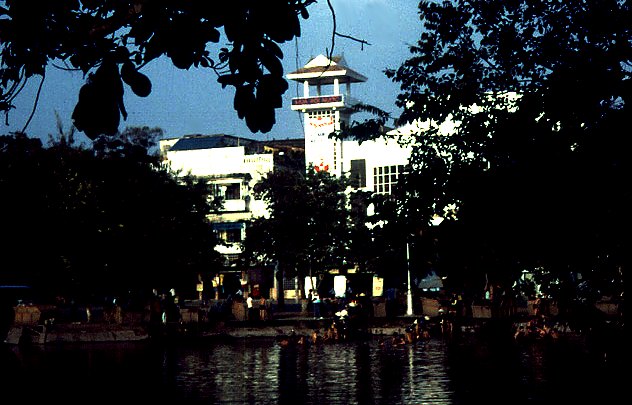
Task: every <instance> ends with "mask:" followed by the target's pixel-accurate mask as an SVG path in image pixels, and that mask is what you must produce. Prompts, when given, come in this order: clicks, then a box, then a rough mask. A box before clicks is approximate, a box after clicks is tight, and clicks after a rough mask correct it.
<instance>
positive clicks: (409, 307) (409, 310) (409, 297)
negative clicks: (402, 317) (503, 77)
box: [406, 241, 413, 316]
mask: <svg viewBox="0 0 632 405" xmlns="http://www.w3.org/2000/svg"><path fill="white" fill-rule="evenodd" d="M406 267H407V273H408V274H407V276H408V280H407V281H408V284H407V288H408V289H407V291H406V315H408V316H412V315H413V292H412V290H411V287H410V243H409V242H408V241H406Z"/></svg>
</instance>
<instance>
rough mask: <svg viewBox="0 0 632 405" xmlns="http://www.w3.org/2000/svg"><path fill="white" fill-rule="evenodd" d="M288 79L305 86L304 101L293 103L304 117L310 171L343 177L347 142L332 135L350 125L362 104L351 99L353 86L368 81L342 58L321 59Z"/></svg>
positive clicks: (295, 109)
mask: <svg viewBox="0 0 632 405" xmlns="http://www.w3.org/2000/svg"><path fill="white" fill-rule="evenodd" d="M287 78H288V79H290V80H294V81H297V82H299V83H300V82H302V83H303V97H296V98H293V99H292V110H294V111H301V112H302V113H303V115H304V119H303V122H304V125H305V163H306V165H307V167H309V166H314V167H315V168H316V170H325V171H328V172H329V173H331V174H334V175H336V176H341V175H342V173H344V171H345V170H348V169H349V168H343V164H342V161H343V160H342V158H343V156H342V154H343V142H342V140H340V139H332V138H330V136H329V135H330V134H331V133H332V132H334V131H338V130H340V129H341V128H344V126H346V125H349V120H350V117H351V114H352V113H353V109H352V107H353V106H354V105H355V104H358V101H357V100H355V99H354V98H353V97H351V83H359V82H365V81H366V80H367V79H366V77H364V76H363V75H361V74H360V73H358V72H356V71H354V70H352V69H349V68H348V67H347V66H346V62H345V60H344V58H343V57H341V56H335V57H333V58H331V59H329V58H328V57H326V56H324V55H318V56H317V57H315V58H313V59H311V60H310V61H309V62H308V63H307V64H306V65H305V66H303V67H302V68H300V69H298V70H297V71H295V72H292V73H289V74H288V75H287ZM342 85H344V93H342V92H341V91H340V87H341V86H342Z"/></svg>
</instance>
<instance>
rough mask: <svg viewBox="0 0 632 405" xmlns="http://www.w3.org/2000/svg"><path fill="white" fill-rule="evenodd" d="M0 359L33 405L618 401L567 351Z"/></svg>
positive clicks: (121, 347) (260, 343)
mask: <svg viewBox="0 0 632 405" xmlns="http://www.w3.org/2000/svg"><path fill="white" fill-rule="evenodd" d="M3 349H4V351H3V353H2V354H3V356H2V357H1V358H0V365H1V367H0V371H2V374H1V375H0V376H1V377H2V379H1V380H0V382H2V383H4V384H6V387H9V388H10V389H11V390H13V391H14V392H18V393H22V394H26V395H25V396H24V397H25V398H26V399H32V400H33V401H32V402H35V401H36V400H42V399H48V400H52V399H63V400H64V402H65V403H84V404H85V403H86V401H87V400H89V401H88V403H110V404H117V403H129V402H132V401H140V402H139V403H154V404H161V403H165V404H166V403H169V404H189V403H191V404H193V403H195V404H207V405H211V404H292V405H297V404H367V405H377V404H427V405H444V404H478V403H486V404H548V403H550V404H554V403H555V404H565V403H571V402H572V403H573V405H577V404H582V403H591V404H597V403H605V402H607V401H609V400H610V399H614V398H617V396H618V395H619V394H620V393H622V392H623V391H624V389H623V388H622V386H623V385H622V384H619V385H618V384H617V381H618V380H620V379H622V377H621V376H619V375H615V374H612V373H611V372H612V370H610V369H607V368H604V367H603V364H600V363H599V362H594V361H593V360H591V358H590V357H589V356H586V354H585V353H584V352H583V351H582V350H581V349H579V348H574V347H571V346H568V347H567V346H558V347H555V348H553V349H552V348H549V347H547V346H540V345H531V346H527V347H517V346H515V345H503V344H478V343H475V344H470V345H461V346H453V345H448V344H447V343H446V342H444V341H441V340H431V341H428V342H425V343H418V344H415V345H406V346H402V347H391V348H381V347H380V345H379V344H378V342H377V341H369V342H363V343H338V344H323V345H311V346H310V345H307V346H298V347H280V346H279V345H277V344H276V342H275V341H274V340H272V339H239V340H236V341H229V342H203V343H196V344H187V345H174V346H171V347H164V346H152V345H149V344H122V343H121V344H92V345H76V346H75V345H73V346H64V347H61V348H55V347H51V348H49V347H47V348H45V349H41V348H40V349H38V348H31V349H28V348H22V349H18V348H10V349H8V348H7V347H4V348H3ZM612 377H615V378H614V379H613V378H612ZM3 388H4V387H3ZM3 391H4V390H3ZM4 392H6V391H4ZM26 402H27V403H29V402H30V401H26ZM610 403H614V402H610Z"/></svg>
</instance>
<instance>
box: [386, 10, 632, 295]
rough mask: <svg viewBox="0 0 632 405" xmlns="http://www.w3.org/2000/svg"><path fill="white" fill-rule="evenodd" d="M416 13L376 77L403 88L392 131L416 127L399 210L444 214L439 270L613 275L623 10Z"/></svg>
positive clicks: (619, 199)
mask: <svg viewBox="0 0 632 405" xmlns="http://www.w3.org/2000/svg"><path fill="white" fill-rule="evenodd" d="M419 14H420V20H421V26H420V29H421V34H420V39H419V41H418V42H417V43H416V44H415V45H413V46H411V47H410V51H411V57H410V58H409V59H408V60H407V61H406V62H404V63H403V64H402V65H401V66H400V67H399V68H398V69H396V70H388V71H387V72H386V73H387V76H389V77H391V78H392V79H393V80H394V81H395V82H397V83H399V84H400V85H401V93H400V95H399V96H398V99H397V105H398V106H400V107H402V108H403V110H404V111H403V114H402V116H401V122H402V123H413V122H414V123H417V124H419V128H420V129H419V130H418V131H416V134H415V136H413V137H412V138H411V140H412V145H413V157H412V159H411V164H412V168H413V170H414V172H415V173H418V174H419V179H420V181H419V182H417V183H416V185H415V184H412V183H411V184H410V185H409V188H407V193H408V197H407V201H406V203H407V204H409V205H410V206H409V207H408V208H407V211H408V212H415V211H417V212H422V215H425V216H426V217H425V218H422V219H421V221H422V222H425V221H427V220H428V219H429V218H428V217H429V216H431V215H434V214H439V215H443V216H446V217H447V218H448V220H447V221H444V223H443V224H442V226H441V227H442V228H443V229H444V231H445V232H444V233H442V235H443V237H442V244H441V250H442V251H443V263H444V266H445V269H444V270H446V271H449V270H452V271H453V272H455V271H456V270H461V271H463V272H468V273H474V272H473V270H477V271H478V274H479V275H480V274H482V273H488V274H494V275H496V276H498V277H503V278H505V279H510V278H511V275H512V271H513V274H514V275H515V272H518V271H520V270H523V269H533V268H546V269H547V270H551V271H557V273H556V274H558V275H562V274H568V272H569V271H581V272H583V274H584V275H585V276H586V275H589V274H592V273H595V272H598V273H600V274H601V275H602V276H603V277H602V279H604V280H605V279H609V280H613V279H615V278H617V277H620V274H621V272H622V268H623V267H624V264H626V263H627V262H628V259H627V253H626V248H625V246H629V242H630V238H629V237H628V236H627V235H626V232H625V229H627V228H629V226H630V225H632V223H631V221H630V219H631V218H630V214H629V213H627V211H626V210H625V209H621V207H625V206H628V205H629V204H630V203H631V202H632V198H631V193H630V191H629V187H627V186H625V184H627V183H628V182H629V180H630V178H631V175H632V171H631V167H630V163H629V159H628V158H627V157H626V156H625V152H624V151H625V150H626V148H625V144H626V142H627V141H626V137H625V130H624V129H625V128H626V127H627V123H626V120H627V118H626V117H629V116H630V107H631V105H632V98H631V96H632V86H631V83H632V77H631V72H632V35H631V29H632V25H630V21H632V15H631V10H630V7H629V3H628V2H625V1H616V0H606V1H580V0H570V1H544V0H542V1H519V0H509V1H502V2H494V1H491V2H490V1H482V0H481V1H478V0H476V1H471V0H470V1H467V0H464V1H460V0H459V1H451V2H447V1H421V2H420V3H419ZM420 206H421V207H423V208H418V207H420ZM428 208H430V210H428ZM446 208H447V209H448V210H447V211H446ZM446 214H447V215H446ZM453 214H456V216H455V218H458V220H457V221H451V220H450V219H451V218H452V215H453ZM466 269H467V270H466ZM457 273H458V272H457ZM463 274H465V273H463ZM464 276H465V275H464ZM480 279H482V278H479V280H480ZM604 289H606V288H605V287H604Z"/></svg>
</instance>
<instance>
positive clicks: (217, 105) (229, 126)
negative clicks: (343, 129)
mask: <svg viewBox="0 0 632 405" xmlns="http://www.w3.org/2000/svg"><path fill="white" fill-rule="evenodd" d="M417 4H418V2H417V1H415V0H391V1H389V0H332V5H333V7H334V9H335V11H336V24H337V31H338V32H339V33H341V34H345V35H350V36H353V37H355V38H361V39H364V40H365V41H367V42H369V43H370V45H364V46H361V44H359V43H358V42H355V41H352V40H349V39H346V38H342V37H337V38H336V42H335V47H334V54H336V55H339V54H343V55H344V57H345V59H346V60H347V62H348V64H349V67H351V68H352V69H354V70H356V71H358V72H360V73H362V74H364V75H365V76H366V77H367V78H368V81H367V82H366V83H360V84H357V85H354V87H353V88H352V93H353V94H354V96H355V97H356V98H359V99H360V100H362V101H363V102H365V103H368V104H372V105H375V106H377V107H380V108H382V109H384V110H386V111H389V112H391V113H392V114H393V115H394V116H397V115H398V114H399V112H400V111H399V110H398V109H397V108H396V107H395V104H394V102H395V97H396V96H397V94H398V93H399V88H398V85H397V84H396V83H393V82H391V81H390V80H389V79H388V78H386V76H385V75H384V73H383V70H384V69H386V68H397V67H398V66H399V65H400V64H401V63H402V62H403V61H405V60H406V59H407V58H408V57H409V56H410V53H409V51H408V45H409V44H413V43H415V42H416V40H417V39H418V38H419V34H420V23H419V19H418V13H417ZM308 10H309V11H310V18H309V19H308V20H302V35H301V37H299V38H298V40H297V41H292V42H287V43H285V44H282V49H283V52H284V61H283V64H284V68H285V73H286V74H287V73H289V72H291V71H293V70H295V69H296V68H297V67H300V66H303V65H304V64H305V63H307V61H308V60H309V59H310V58H311V57H313V56H316V55H318V54H321V53H322V54H326V53H327V51H328V50H330V48H331V33H332V28H333V20H332V17H331V13H330V10H329V7H328V5H327V2H326V1H325V0H320V1H319V2H318V3H317V4H314V5H312V6H310V7H309V9H308ZM220 43H221V40H220ZM297 54H298V59H297V58H296V55H297ZM143 73H145V74H146V75H148V76H149V77H150V78H151V80H152V83H153V89H152V93H151V94H150V95H149V96H148V97H146V98H140V97H137V96H136V95H135V94H134V93H132V92H131V90H130V89H129V88H127V87H126V93H125V104H126V107H127V112H128V114H129V116H128V118H127V121H121V125H120V129H121V130H122V129H124V128H125V127H126V126H149V127H160V128H162V129H163V130H164V131H165V137H168V138H170V137H178V136H182V135H189V134H216V133H224V134H231V135H238V136H246V137H251V138H254V139H263V140H265V139H274V138H277V139H285V138H300V137H302V136H303V130H302V124H301V121H300V118H299V114H298V113H297V112H293V111H291V110H290V100H291V98H292V97H296V94H297V87H296V84H295V82H289V84H290V88H289V89H288V91H287V92H286V93H285V95H284V97H283V107H282V108H280V109H277V117H276V120H277V123H276V124H275V126H274V127H273V129H272V130H271V131H270V132H268V133H265V134H262V133H260V132H258V133H255V134H253V133H252V132H250V130H249V129H248V127H247V126H246V124H245V122H244V121H243V120H240V119H239V118H238V117H237V114H236V112H235V111H234V110H233V107H232V106H233V103H232V97H233V91H232V89H231V88H228V87H227V88H226V89H222V88H221V86H220V85H219V84H217V81H216V75H215V73H214V72H212V71H211V70H209V69H202V68H201V69H196V68H191V69H190V70H180V69H177V68H175V67H173V66H172V65H170V61H169V59H166V58H163V59H161V60H158V61H153V62H152V63H150V64H149V65H147V66H146V67H145V68H144V69H143ZM38 79H39V78H35V80H31V82H30V83H29V85H28V86H27V87H26V88H25V89H24V91H23V92H22V94H20V96H19V97H18V98H17V99H16V107H17V108H16V109H15V110H12V112H11V113H10V115H9V125H8V126H6V125H5V126H4V128H3V131H1V132H0V133H1V134H7V133H10V132H12V131H18V130H21V129H22V128H23V127H24V125H25V123H26V122H27V120H28V117H29V115H30V113H31V110H32V108H33V103H34V100H35V94H36V91H37V87H38V85H39V80H38ZM83 81H84V78H83V75H82V73H81V72H69V71H63V70H60V69H56V68H54V67H52V66H49V68H48V70H47V75H46V80H45V82H44V86H43V89H42V93H41V95H40V100H39V103H38V106H37V110H36V112H35V115H34V117H33V119H32V121H31V122H30V124H29V126H28V128H27V133H28V134H29V135H30V136H32V137H41V138H42V139H43V140H44V141H46V140H47V139H48V135H49V134H55V133H56V116H55V115H56V113H57V114H59V116H60V118H61V122H62V124H63V126H64V129H65V130H68V129H69V128H70V127H71V126H72V120H71V115H72V110H73V108H74V106H75V104H76V102H77V97H78V94H79V88H80V87H81V85H82V84H83ZM77 140H78V141H80V142H86V141H88V139H87V138H85V137H84V136H83V134H78V136H77Z"/></svg>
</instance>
